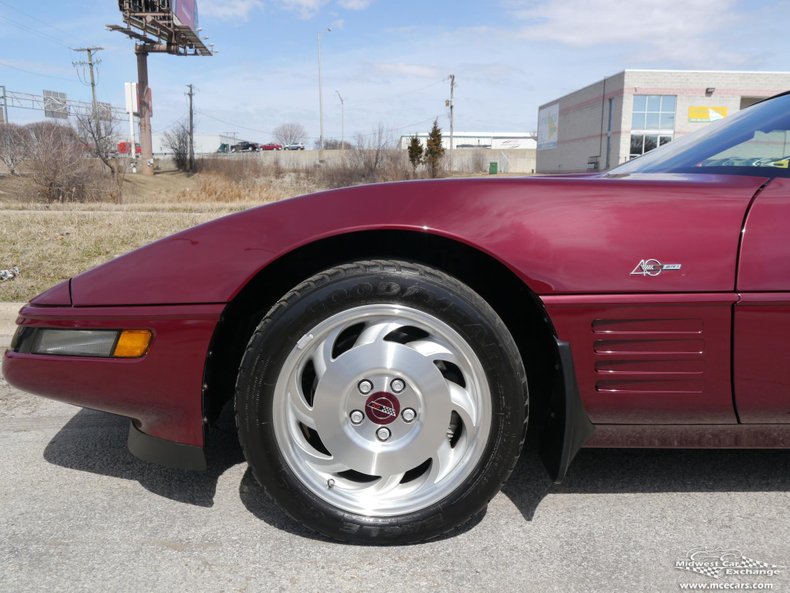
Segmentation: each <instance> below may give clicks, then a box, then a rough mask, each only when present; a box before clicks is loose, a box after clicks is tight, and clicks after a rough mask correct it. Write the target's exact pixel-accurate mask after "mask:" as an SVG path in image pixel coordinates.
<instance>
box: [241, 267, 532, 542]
mask: <svg viewBox="0 0 790 593" xmlns="http://www.w3.org/2000/svg"><path fill="white" fill-rule="evenodd" d="M526 411H527V389H526V378H525V373H524V367H523V365H522V362H521V359H520V357H519V353H518V349H517V347H516V345H515V343H514V341H513V338H512V336H511V335H510V333H509V332H508V330H507V328H506V327H505V325H504V323H503V322H502V320H501V319H500V318H499V317H498V316H497V315H496V313H495V312H494V311H493V309H491V307H490V306H489V305H488V304H487V303H486V302H485V301H484V300H483V299H482V298H481V297H480V296H479V295H477V294H476V293H475V292H474V291H472V290H471V289H470V288H469V287H468V286H466V285H464V284H462V283H461V282H459V281H457V280H456V279H454V278H452V277H450V276H448V275H446V274H443V273H441V272H439V271H436V270H433V269H431V268H427V267H424V266H421V265H417V264H412V263H406V262H397V261H363V262H356V263H353V264H347V265H342V266H338V267H335V268H332V269H330V270H327V271H325V272H322V273H320V274H318V275H316V276H314V277H312V278H310V279H309V280H307V281H305V282H304V283H302V284H301V285H299V286H297V287H296V288H294V289H293V290H292V291H291V292H289V293H288V294H286V295H285V296H284V297H283V298H282V299H281V300H280V301H279V302H278V303H277V304H276V305H275V306H274V307H273V308H272V310H271V311H270V312H269V313H268V315H266V317H264V319H263V320H262V321H261V323H260V325H259V326H258V328H257V330H256V332H255V333H254V335H253V336H252V338H251V340H250V342H249V345H248V347H247V351H246V353H245V355H244V358H243V360H242V364H241V368H240V371H239V376H238V381H237V390H236V413H237V422H238V429H239V438H240V440H241V443H242V447H243V448H244V452H245V455H246V457H247V460H248V462H249V464H250V466H251V468H252V471H253V473H254V475H255V477H256V478H257V479H258V481H259V482H260V483H261V485H262V486H263V487H264V489H265V490H266V492H267V493H268V494H269V495H270V496H271V498H272V499H273V500H274V501H275V502H276V503H277V504H278V505H279V506H280V507H282V508H283V509H284V510H285V511H286V512H287V513H288V514H290V515H291V516H292V517H294V518H296V519H297V520H298V521H300V522H301V523H303V524H305V525H307V526H308V527H310V528H312V529H314V530H316V531H318V532H320V533H322V534H324V535H326V536H329V537H331V538H335V539H338V540H342V541H349V542H356V543H387V544H389V543H409V542H415V541H422V540H426V539H430V538H432V537H435V536H437V535H440V534H442V533H444V532H446V531H448V530H450V529H452V528H454V527H456V526H458V525H460V524H462V523H463V522H465V521H466V520H467V519H469V518H470V517H472V516H473V515H475V514H477V513H478V512H479V511H481V510H482V509H483V508H484V507H485V505H486V504H487V503H488V501H489V500H490V499H491V498H492V497H493V496H494V495H495V494H496V493H497V492H498V491H499V489H500V488H501V486H502V484H503V483H504V481H505V480H506V479H507V477H508V475H509V474H510V472H511V470H512V468H513V466H514V465H515V462H516V460H517V459H518V455H519V453H520V451H521V446H522V444H523V438H524V431H525V426H526V419H527V414H526Z"/></svg>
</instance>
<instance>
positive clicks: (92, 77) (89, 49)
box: [72, 47, 104, 138]
mask: <svg viewBox="0 0 790 593" xmlns="http://www.w3.org/2000/svg"><path fill="white" fill-rule="evenodd" d="M103 49H104V48H103V47H78V48H75V49H74V50H73V51H78V52H85V53H87V54H88V61H87V62H83V61H79V62H72V64H73V65H74V67H75V68H77V67H78V66H87V67H88V70H89V71H90V81H91V82H90V85H91V100H92V103H91V105H92V106H93V109H92V111H91V113H92V116H93V122H94V125H95V126H96V138H99V137H100V136H101V129H100V128H99V113H98V110H97V107H96V105H97V104H96V77H95V75H94V73H93V68H94V66H98V65H99V64H101V60H96V61H94V59H93V54H94V52H98V51H101V50H103Z"/></svg>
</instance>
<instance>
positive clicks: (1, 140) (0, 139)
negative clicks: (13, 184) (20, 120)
mask: <svg viewBox="0 0 790 593" xmlns="http://www.w3.org/2000/svg"><path fill="white" fill-rule="evenodd" d="M29 152H30V133H29V132H28V131H27V130H25V128H23V127H22V126H19V125H17V124H0V161H2V162H3V164H4V165H5V166H6V168H7V169H8V172H9V173H11V175H19V169H18V167H19V164H20V163H21V162H22V161H24V160H25V158H26V157H27V155H28V154H29Z"/></svg>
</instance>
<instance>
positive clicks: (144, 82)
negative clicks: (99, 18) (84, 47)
mask: <svg viewBox="0 0 790 593" xmlns="http://www.w3.org/2000/svg"><path fill="white" fill-rule="evenodd" d="M118 8H119V9H120V11H121V15H122V17H123V22H124V24H123V26H121V25H107V28H108V29H109V30H111V31H118V32H119V33H123V34H124V35H126V36H127V37H129V38H130V39H133V40H135V41H136V42H137V43H136V45H135V48H134V53H135V54H136V56H137V93H136V94H137V109H138V112H139V116H140V145H141V148H142V151H141V153H142V154H141V156H142V158H143V160H144V163H145V166H144V167H143V173H144V174H146V175H153V174H154V168H153V142H152V138H151V115H152V113H153V106H152V102H151V89H150V87H149V86H148V54H150V53H167V54H172V55H176V56H211V55H213V53H214V52H213V51H212V49H210V48H209V47H207V46H206V44H205V43H204V41H203V39H202V38H201V37H200V27H199V26H198V7H197V0H118ZM131 113H134V112H131Z"/></svg>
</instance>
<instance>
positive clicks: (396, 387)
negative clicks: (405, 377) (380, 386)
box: [390, 379, 406, 393]
mask: <svg viewBox="0 0 790 593" xmlns="http://www.w3.org/2000/svg"><path fill="white" fill-rule="evenodd" d="M390 389H392V391H393V393H400V392H401V391H403V390H404V389H406V383H404V382H403V381H402V380H401V379H393V380H392V383H390Z"/></svg>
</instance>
